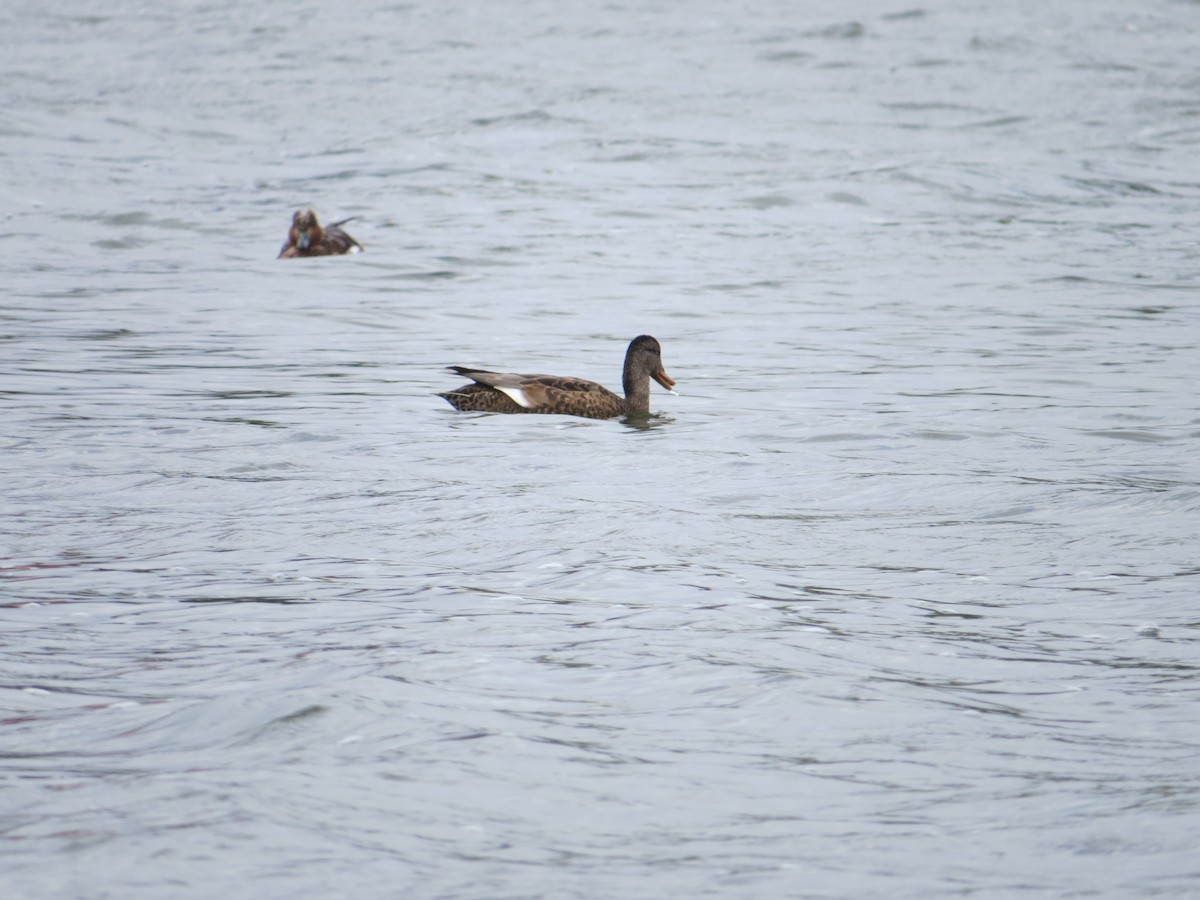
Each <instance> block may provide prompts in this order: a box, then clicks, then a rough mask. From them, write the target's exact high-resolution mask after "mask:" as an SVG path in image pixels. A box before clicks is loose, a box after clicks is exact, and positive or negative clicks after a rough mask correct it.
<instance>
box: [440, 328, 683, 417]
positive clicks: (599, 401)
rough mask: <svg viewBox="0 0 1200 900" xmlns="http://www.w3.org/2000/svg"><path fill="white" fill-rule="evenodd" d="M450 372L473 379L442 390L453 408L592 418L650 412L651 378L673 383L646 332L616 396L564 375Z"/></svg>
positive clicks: (634, 345) (630, 355)
mask: <svg viewBox="0 0 1200 900" xmlns="http://www.w3.org/2000/svg"><path fill="white" fill-rule="evenodd" d="M450 368H451V370H452V371H454V372H457V373H458V374H459V375H462V376H464V377H466V378H470V379H471V382H472V383H471V384H465V385H463V386H462V387H460V388H458V389H457V390H453V391H447V392H446V393H444V394H438V396H439V397H445V398H446V400H447V401H448V402H449V403H450V405H451V406H453V407H454V408H455V409H463V410H471V411H475V412H498V413H559V414H561V415H566V416H583V417H585V418H588V419H611V418H613V417H614V416H648V415H649V414H650V379H651V378H653V379H654V380H655V381H657V382H658V383H659V384H661V385H662V386H663V387H664V388H666V389H667V390H668V391H671V393H675V392H674V391H673V390H671V389H672V388H673V387H674V386H675V382H674V380H672V379H671V378H670V377H669V376H668V375H667V373H666V372H665V371H664V370H663V362H662V347H661V346H660V345H659V343H658V341H656V340H655V339H654V338H652V337H650V335H648V334H643V335H641V336H640V337H635V338H634V339H633V340H632V341H630V343H629V349H628V350H627V351H626V352H625V371H624V374H623V375H622V377H621V381H622V384H623V386H624V389H625V396H624V397H618V396H617V395H616V394H614V393H613V392H612V391H610V390H609V389H608V388H606V387H604V386H603V385H599V384H596V383H595V382H594V381H584V380H583V379H582V378H571V377H569V376H562V375H513V374H510V373H503V372H486V371H483V370H482V369H470V368H467V367H466V366H451V367H450Z"/></svg>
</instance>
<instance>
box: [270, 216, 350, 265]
mask: <svg viewBox="0 0 1200 900" xmlns="http://www.w3.org/2000/svg"><path fill="white" fill-rule="evenodd" d="M350 218H351V219H352V218H354V217H353V216H351V217H350ZM349 221H350V219H342V221H340V222H334V223H333V224H332V225H329V226H327V227H325V228H322V227H321V223H320V222H318V221H317V214H316V213H315V212H313V211H312V210H311V209H301V210H297V212H296V214H295V215H294V216H292V227H291V229H289V230H288V238H287V241H286V242H285V243H284V245H283V249H282V250H280V251H279V256H278V257H276V259H294V258H295V257H297V256H337V255H339V254H342V253H357V252H358V251H360V250H362V249H363V245H362V244H360V243H359V242H358V241H356V240H355V239H354V238H352V237H350V235H348V234H346V232H344V231H342V229H341V228H340V227H339V226H341V225H345V224H346V223H347V222H349Z"/></svg>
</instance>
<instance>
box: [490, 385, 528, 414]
mask: <svg viewBox="0 0 1200 900" xmlns="http://www.w3.org/2000/svg"><path fill="white" fill-rule="evenodd" d="M494 387H495V388H496V390H498V391H499V392H500V393H502V394H507V395H508V396H509V397H511V398H512V401H513V402H514V403H516V404H517V405H518V406H523V407H525V408H526V409H533V401H532V400H530V399H529V398H528V397H526V396H525V392H524V391H523V390H521V388H520V387H518V386H517V385H513V386H512V387H501V386H500V385H498V384H497V385H494Z"/></svg>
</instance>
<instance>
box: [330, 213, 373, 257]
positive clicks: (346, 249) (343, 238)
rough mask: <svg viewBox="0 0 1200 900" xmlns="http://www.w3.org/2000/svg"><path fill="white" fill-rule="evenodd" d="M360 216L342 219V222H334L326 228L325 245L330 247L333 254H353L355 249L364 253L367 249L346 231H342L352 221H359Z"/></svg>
mask: <svg viewBox="0 0 1200 900" xmlns="http://www.w3.org/2000/svg"><path fill="white" fill-rule="evenodd" d="M357 218H358V216H351V217H350V218H349V219H342V221H340V222H334V223H333V224H332V225H328V226H326V228H325V241H324V243H325V245H326V246H328V247H329V251H330V252H331V253H353V252H355V248H357V250H358V252H363V251H364V250H365V248H364V247H363V245H362V244H360V243H359V242H358V241H356V240H355V239H354V238H352V237H351V236H350V235H349V234H347V233H346V232H345V231H342V229H341V226H342V225H345V224H346V223H347V222H349V221H350V220H351V219H357Z"/></svg>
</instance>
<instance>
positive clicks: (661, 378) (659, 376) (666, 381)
mask: <svg viewBox="0 0 1200 900" xmlns="http://www.w3.org/2000/svg"><path fill="white" fill-rule="evenodd" d="M650 377H651V378H653V379H654V380H655V381H657V382H658V383H659V384H661V385H662V386H663V387H665V388H666V389H667V390H668V391H670V392H671V393H672V394H675V393H676V392H675V391H674V390H672V388H674V387H675V382H674V380H673V379H672V378H671V376H670V375H668V374H667V373H666V372H664V371H663V370H662V369H659V370H658V371H657V372H651V373H650Z"/></svg>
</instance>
